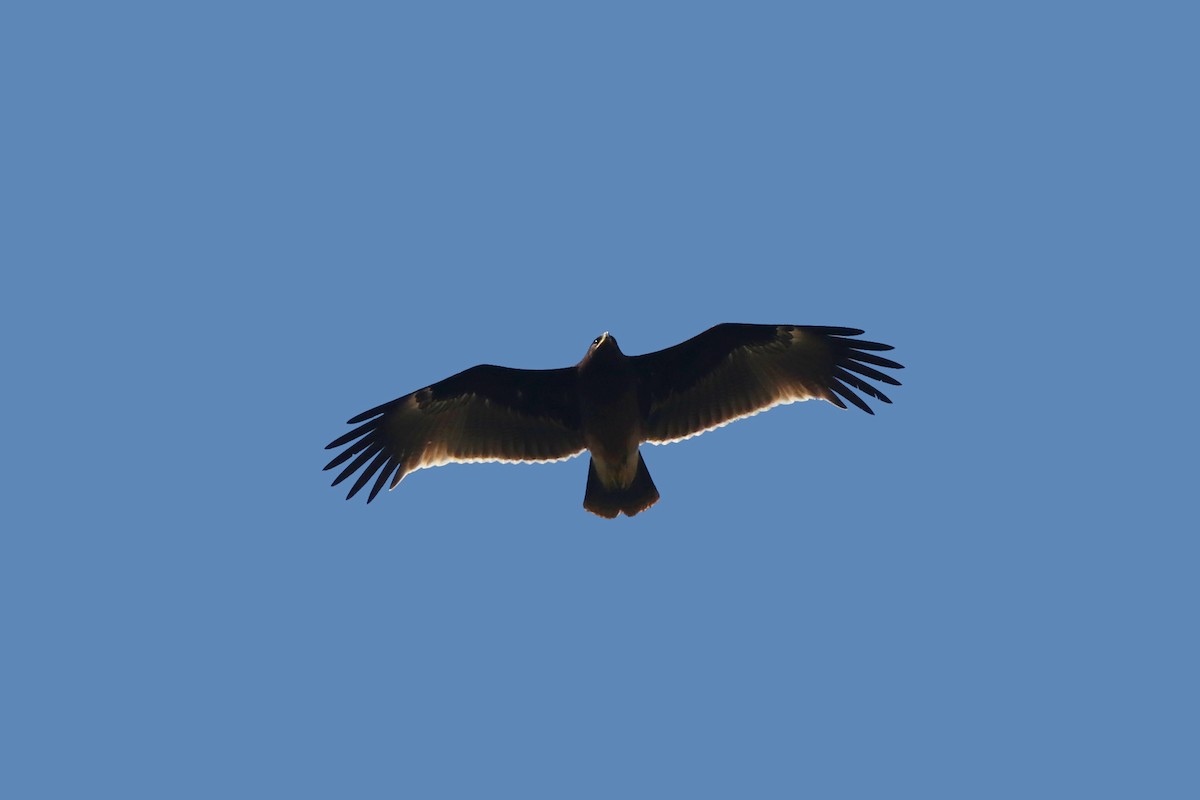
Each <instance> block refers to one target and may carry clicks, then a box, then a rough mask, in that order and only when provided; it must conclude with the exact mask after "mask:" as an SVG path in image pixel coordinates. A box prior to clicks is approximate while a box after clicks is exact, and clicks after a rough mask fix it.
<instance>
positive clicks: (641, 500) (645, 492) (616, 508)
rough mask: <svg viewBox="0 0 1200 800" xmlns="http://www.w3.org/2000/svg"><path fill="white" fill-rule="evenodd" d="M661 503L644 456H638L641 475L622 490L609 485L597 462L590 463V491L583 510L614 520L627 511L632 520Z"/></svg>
mask: <svg viewBox="0 0 1200 800" xmlns="http://www.w3.org/2000/svg"><path fill="white" fill-rule="evenodd" d="M657 502H658V488H657V487H655V485H654V481H653V480H651V479H650V470H648V469H646V462H645V461H643V460H642V454H641V453H638V468H637V474H636V475H634V476H633V482H632V483H630V484H629V485H628V486H626V487H624V488H622V487H620V486H613V487H609V486H605V485H604V482H603V481H601V480H600V476H599V475H597V474H596V462H595V461H594V460H593V461H589V462H588V479H587V490H586V491H585V492H584V494H583V507H584V508H586V509H587V510H588V511H591V512H592V513H593V514H599V515H600V516H602V517H604V518H606V519H613V518H614V517H616V516H617V515H618V514H620V513H622V512H624V513H625V515H626V516H630V517H632V516H633V515H634V514H637V513H638V512H641V511H645V510H646V509H647V508H649V507H650V506H652V505H654V504H655V503H657Z"/></svg>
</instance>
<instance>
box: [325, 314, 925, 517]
mask: <svg viewBox="0 0 1200 800" xmlns="http://www.w3.org/2000/svg"><path fill="white" fill-rule="evenodd" d="M860 334H862V331H861V330H858V329H857V328H831V327H824V326H812V325H807V326H806V325H743V324H737V323H727V324H724V325H717V326H716V327H714V328H710V329H708V330H707V331H705V332H704V333H702V334H700V335H699V336H694V337H692V338H691V339H688V340H687V341H686V342H683V343H681V344H677V345H675V346H674V347H668V348H667V349H665V350H659V351H658V352H655V353H648V354H647V355H643V356H632V357H630V356H626V355H625V354H624V353H622V352H621V350H620V348H619V347H618V346H617V340H616V339H614V338H613V337H612V336H610V335H608V334H607V333H604V334H602V335H601V336H599V337H597V338H596V340H595V341H594V342H592V345H591V347H589V348H588V351H587V353H586V354H585V355H584V357H583V360H582V361H580V362H579V363H578V364H577V365H576V366H574V367H566V368H564V369H548V370H529V369H511V368H508V367H495V366H491V365H486V364H485V365H481V366H477V367H472V368H471V369H468V370H465V371H463V372H460V373H458V374H457V375H454V376H452V377H449V378H447V379H446V380H444V381H439V382H438V383H435V384H433V385H432V386H427V387H425V388H424V389H420V390H419V391H416V392H413V393H412V394H408V395H405V396H404V397H400V398H397V399H395V400H392V401H391V402H390V403H384V404H383V405H381V406H376V407H375V408H372V409H370V410H369V411H364V412H363V413H361V414H359V415H358V416H356V417H354V418H353V419H351V420H350V421H349V424H350V425H356V426H357V427H356V428H354V430H352V431H350V432H348V433H346V434H345V435H343V436H340V437H338V438H337V439H335V440H333V441H332V442H330V443H329V444H328V445H326V449H334V448H339V447H345V449H344V450H342V452H341V453H339V454H338V455H337V456H336V457H335V458H334V459H333V460H332V461H330V462H329V463H328V464H327V465H326V466H325V469H333V468H334V467H338V466H341V465H343V464H346V462H349V463H348V464H346V466H345V467H344V468H343V469H342V470H341V472H339V473H338V476H337V477H336V478H335V479H334V481H333V485H334V486H336V485H337V484H339V483H341V482H342V481H344V480H346V479H347V478H349V477H350V476H352V475H353V474H354V473H356V472H359V470H361V472H360V473H359V475H358V477H357V479H356V480H355V481H354V483H353V485H352V486H351V487H350V492H349V494H347V495H346V497H347V499H349V498H351V497H353V496H354V495H355V494H357V493H358V492H359V490H361V489H362V488H363V487H365V486H366V485H367V484H368V483H370V482H371V480H372V479H374V483H373V484H372V486H371V490H370V492H369V493H368V495H367V502H370V501H371V500H373V499H375V495H377V494H379V492H380V490H381V489H383V487H384V486H385V485H386V486H388V488H395V487H396V484H398V483H400V481H401V479H403V478H404V476H405V475H407V474H408V473H410V472H412V471H414V470H418V469H421V468H423V467H435V466H440V465H442V464H448V463H452V462H471V461H510V462H522V461H534V462H542V461H559V460H563V459H567V458H571V457H572V456H576V455H579V454H580V453H582V452H583V451H584V450H589V451H591V455H592V460H591V464H590V465H589V466H588V481H587V490H586V492H585V494H584V499H583V506H584V508H586V509H588V510H589V511H592V512H594V513H596V514H599V515H600V516H602V517H609V518H612V517H615V516H617V515H618V514H620V513H622V512H624V513H625V514H628V515H629V516H633V515H634V514H637V513H638V512H639V511H644V510H645V509H647V508H649V507H650V506H652V505H654V503H655V502H656V501H657V500H658V490H657V489H656V488H655V487H654V481H653V480H651V479H650V473H649V472H648V471H647V470H646V463H645V461H643V460H642V457H641V454H640V453H639V451H638V447H639V445H641V443H643V442H650V443H652V444H667V443H669V442H677V441H679V440H681V439H687V438H689V437H692V436H696V435H697V434H700V433H703V432H705V431H709V430H712V429H713V428H718V427H720V426H722V425H725V424H727V423H729V422H732V421H734V420H736V419H741V418H742V417H748V416H750V415H752V414H757V413H758V412H760V411H765V410H766V409H768V408H771V407H773V406H777V405H782V404H785V403H794V402H798V401H801V400H812V399H818V400H828V401H829V402H830V403H833V404H834V405H836V406H838V407H840V408H846V402H845V401H848V402H850V403H853V404H854V405H856V406H858V407H859V408H861V409H862V410H863V411H866V412H867V413H868V414H873V413H874V412H873V411H871V408H870V406H868V405H867V404H866V402H865V401H864V400H863V399H862V398H861V397H859V395H858V394H856V393H855V390H857V391H858V392H861V393H862V394H865V395H867V396H868V397H872V398H874V399H876V400H879V401H881V402H884V403H890V402H892V401H891V400H889V399H888V397H887V395H885V394H884V393H883V392H881V391H879V389H877V388H875V387H874V386H873V385H871V384H870V383H868V382H867V380H866V379H870V380H873V381H878V382H880V383H887V384H891V385H893V386H899V385H900V382H899V381H898V380H896V379H895V378H893V377H892V376H890V375H887V374H885V373H883V372H880V371H879V369H878V368H880V367H882V368H884V369H902V368H903V367H902V366H901V365H900V364H897V363H896V362H895V361H892V360H890V359H887V358H883V357H881V356H878V355H876V354H875V353H876V352H878V351H882V350H891V349H892V348H891V346H890V345H886V344H879V343H877V342H868V341H865V340H863V339H853V338H850V337H854V336H858V335H860Z"/></svg>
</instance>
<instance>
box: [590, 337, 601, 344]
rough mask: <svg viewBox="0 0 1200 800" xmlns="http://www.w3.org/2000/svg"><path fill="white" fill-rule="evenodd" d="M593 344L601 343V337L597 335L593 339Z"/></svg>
mask: <svg viewBox="0 0 1200 800" xmlns="http://www.w3.org/2000/svg"><path fill="white" fill-rule="evenodd" d="M592 344H600V337H599V336H597V337H596V338H595V339H593V340H592Z"/></svg>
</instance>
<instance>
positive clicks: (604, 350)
mask: <svg viewBox="0 0 1200 800" xmlns="http://www.w3.org/2000/svg"><path fill="white" fill-rule="evenodd" d="M616 355H621V348H620V347H618V346H617V340H616V338H615V337H614V336H612V334H610V333H609V332H608V331H605V332H604V333H602V334H600V335H599V336H597V337H596V338H595V339H593V340H592V346H591V347H589V348H588V351H587V355H586V356H585V358H587V359H591V358H596V357H600V358H604V357H605V356H616Z"/></svg>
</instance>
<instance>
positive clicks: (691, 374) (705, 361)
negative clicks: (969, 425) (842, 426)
mask: <svg viewBox="0 0 1200 800" xmlns="http://www.w3.org/2000/svg"><path fill="white" fill-rule="evenodd" d="M861 333H862V331H861V330H858V329H857V328H830V327H823V326H813V325H741V324H737V323H727V324H724V325H717V326H716V327H714V328H709V329H708V330H707V331H705V332H704V333H702V334H700V335H699V336H695V337H693V338H691V339H688V340H687V341H686V342H683V343H682V344H677V345H675V346H674V347H668V348H667V349H665V350H659V351H658V352H656V353H648V354H647V355H644V356H635V357H634V358H633V363H634V366H635V367H636V369H637V370H638V373H639V375H640V377H641V387H642V395H641V398H640V399H641V402H642V410H643V413H644V414H645V419H646V422H647V424H646V429H645V438H646V441H649V442H651V443H653V444H666V443H667V442H676V441H679V440H680V439H687V438H688V437H691V436H695V435H697V434H700V433H704V432H705V431H709V430H712V429H713V428H719V427H720V426H722V425H725V424H728V423H730V422H733V421H734V420H736V419H741V418H742V417H748V416H750V415H752V414H757V413H758V412H760V411H765V410H766V409H768V408H771V407H773V406H777V405H783V404H784V403H795V402H799V401H801V400H812V399H818V400H828V401H829V402H831V403H833V404H834V405H836V406H839V407H841V408H845V407H846V404H845V403H844V402H843V400H848V401H850V402H851V403H853V404H854V405H856V406H858V407H859V408H861V409H862V410H863V411H866V412H867V413H868V414H873V413H874V412H873V411H871V407H870V406H868V405H867V404H866V402H864V401H863V399H862V398H861V397H859V396H858V395H857V394H855V392H854V390H855V389H857V390H858V391H860V392H862V393H863V394H865V395H867V396H869V397H873V398H875V399H876V400H881V401H882V402H884V403H890V402H892V401H891V400H889V399H888V397H887V395H885V394H884V393H883V392H881V391H879V389H877V388H875V387H874V386H872V385H871V384H869V383H867V381H866V380H864V378H870V379H871V380H875V381H879V382H881V383H888V384H892V385H893V386H899V385H900V382H899V381H898V380H896V379H895V378H893V377H891V376H890V375H886V374H884V373H882V372H880V371H879V370H878V369H876V367H883V368H885V369H903V367H902V366H901V365H900V364H897V363H896V362H895V361H892V360H890V359H886V358H882V357H880V356H878V355H875V354H874V353H872V352H869V351H878V350H891V349H892V348H891V346H890V345H886V344H879V343H878V342H868V341H864V340H862V339H851V338H849V337H852V336H858V335H859V334H861Z"/></svg>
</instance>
